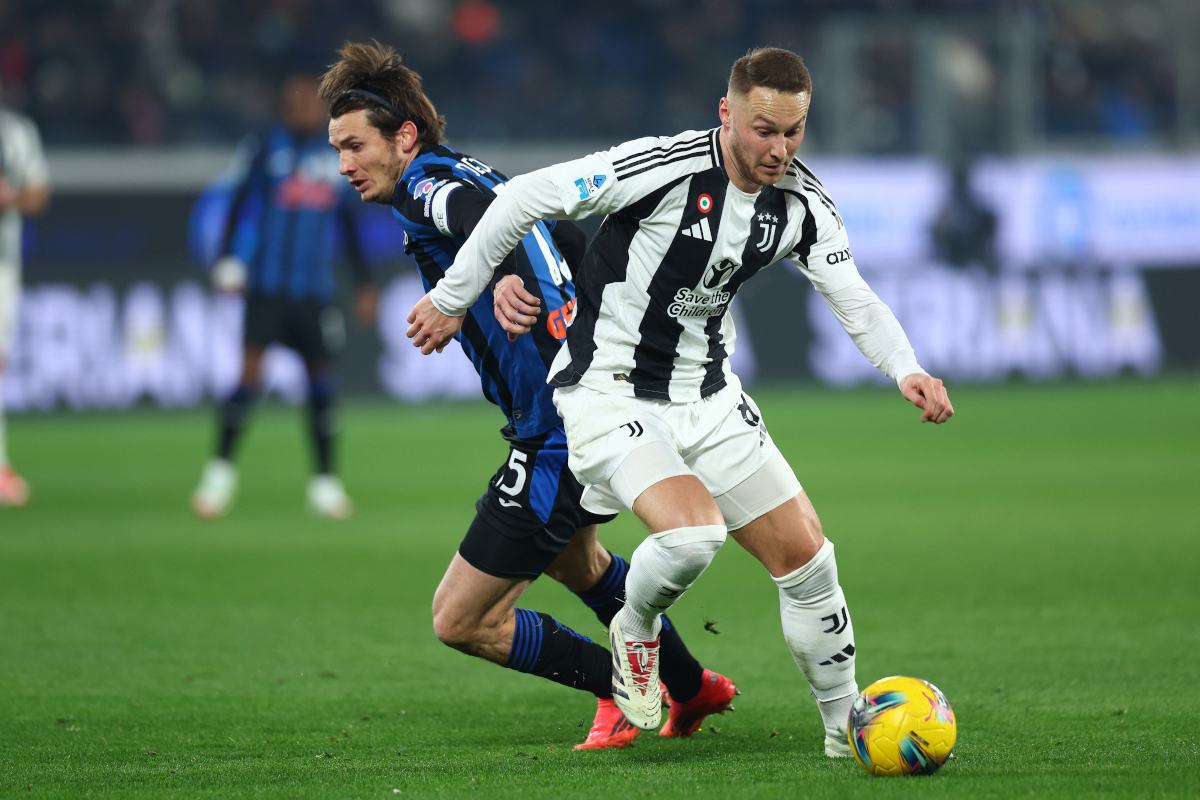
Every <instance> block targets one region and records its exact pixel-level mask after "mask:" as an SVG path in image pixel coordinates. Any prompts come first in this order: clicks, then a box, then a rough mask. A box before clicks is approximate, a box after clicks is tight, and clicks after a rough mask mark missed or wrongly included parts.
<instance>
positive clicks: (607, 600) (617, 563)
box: [577, 553, 704, 701]
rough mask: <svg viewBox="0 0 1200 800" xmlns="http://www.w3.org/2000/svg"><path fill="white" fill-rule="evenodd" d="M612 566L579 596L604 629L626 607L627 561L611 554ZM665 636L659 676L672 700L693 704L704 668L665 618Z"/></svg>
mask: <svg viewBox="0 0 1200 800" xmlns="http://www.w3.org/2000/svg"><path fill="white" fill-rule="evenodd" d="M609 555H611V556H612V563H611V564H609V565H608V570H607V571H606V572H605V573H604V575H603V576H602V577H601V578H600V580H599V581H597V582H596V585H595V586H593V587H592V588H591V589H588V590H587V591H585V592H578V593H577V594H578V595H579V599H580V600H582V601H583V602H584V604H585V605H587V607H588V608H590V609H592V611H594V612H596V616H597V617H598V618H599V619H600V622H601V623H602V624H603V625H604V627H605V628H607V627H608V625H609V623H611V622H612V618H613V617H615V616H616V614H617V612H618V611H620V610H621V606H623V605H625V575H626V574H627V573H628V572H629V565H628V564H627V563H626V562H625V559H623V558H621V557H620V556H619V555H617V554H616V553H609ZM662 620H663V626H662V633H661V634H660V635H659V645H658V646H659V659H658V664H659V667H658V675H659V677H660V678H662V682H663V683H665V684H666V685H667V691H668V692H670V693H671V697H672V698H674V699H676V700H679V701H686V700H691V699H692V698H693V697H695V696H696V694H697V693H699V691H700V681H701V679H702V678H703V676H704V668H703V667H701V666H700V662H698V661H696V659H695V657H694V656H693V655H692V654H691V652H690V651H689V650H688V649H687V645H685V644H684V643H683V639H682V638H681V637H680V636H679V632H678V631H676V630H675V626H674V625H672V624H671V620H669V619H668V618H667V615H666V614H663V617H662Z"/></svg>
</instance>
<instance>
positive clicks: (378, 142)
mask: <svg viewBox="0 0 1200 800" xmlns="http://www.w3.org/2000/svg"><path fill="white" fill-rule="evenodd" d="M409 127H412V126H411V124H410V123H405V127H403V128H401V129H400V130H399V131H397V133H396V136H395V138H393V139H387V138H385V137H384V135H383V134H382V133H380V132H379V129H378V128H376V127H375V126H373V125H371V123H370V122H368V121H367V112H366V111H365V110H359V111H351V112H349V113H348V114H343V115H342V116H340V117H337V118H336V119H331V120H329V144H330V145H332V146H333V149H334V150H337V153H338V172H339V173H340V174H342V175H345V176H346V180H348V181H350V185H351V186H353V187H354V189H355V191H357V192H358V194H359V196H360V197H361V198H362V199H363V201H364V202H369V203H390V202H392V195H393V194H394V193H395V191H396V181H398V180H400V175H401V174H402V173H403V172H404V168H405V167H406V166H408V162H409V161H411V160H412V150H413V148H414V146H415V143H414V142H413V141H411V139H412V132H410V131H408V130H407V128H409Z"/></svg>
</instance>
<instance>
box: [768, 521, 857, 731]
mask: <svg viewBox="0 0 1200 800" xmlns="http://www.w3.org/2000/svg"><path fill="white" fill-rule="evenodd" d="M774 580H775V583H776V584H778V585H779V616H780V619H781V620H782V621H783V638H784V639H786V640H787V645H788V649H789V650H791V651H792V658H793V659H795V661H796V666H798V667H800V671H801V672H803V673H804V677H805V678H807V679H808V683H809V686H810V688H811V689H812V693H813V696H814V697H815V698H816V699H817V707H818V708H819V709H820V711H821V718H822V720H823V721H824V723H825V732H826V733H827V734H829V735H832V736H844V735H845V732H846V717H847V715H848V714H849V711H850V704H851V703H853V702H854V696H855V695H856V694H857V693H858V684H857V683H855V680H854V626H853V625H852V624H851V623H850V613H849V611H847V610H846V597H845V595H843V594H842V587H841V586H839V585H838V576H837V562H836V561H835V560H834V557H833V542H831V541H829V540H828V539H826V540H825V542H824V544H822V545H821V547H820V549H819V550H817V554H816V555H815V556H813V557H812V560H811V561H809V562H808V563H807V564H805V565H804V566H803V567H800V569H798V570H796V571H795V572H792V573H790V574H788V575H784V576H783V577H782V578H775V579H774Z"/></svg>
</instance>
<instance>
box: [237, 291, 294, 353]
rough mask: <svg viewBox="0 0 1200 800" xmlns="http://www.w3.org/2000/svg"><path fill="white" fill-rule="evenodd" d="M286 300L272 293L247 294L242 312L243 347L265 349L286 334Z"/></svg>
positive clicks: (279, 340) (281, 339)
mask: <svg viewBox="0 0 1200 800" xmlns="http://www.w3.org/2000/svg"><path fill="white" fill-rule="evenodd" d="M286 311H287V306H286V301H285V300H283V299H282V298H279V297H274V296H272V295H266V294H261V293H258V292H251V293H250V294H248V295H246V300H245V305H244V310H243V313H242V347H243V348H251V347H253V348H257V349H258V350H265V349H266V348H267V347H269V346H270V345H272V344H274V343H275V342H282V341H283V339H284V337H285V335H286V327H285V323H286V318H285V315H286Z"/></svg>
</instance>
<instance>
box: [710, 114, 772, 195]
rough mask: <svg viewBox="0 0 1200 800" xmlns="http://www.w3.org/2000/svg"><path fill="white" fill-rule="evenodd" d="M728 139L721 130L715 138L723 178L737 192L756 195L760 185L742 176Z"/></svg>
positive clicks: (727, 135) (760, 187)
mask: <svg viewBox="0 0 1200 800" xmlns="http://www.w3.org/2000/svg"><path fill="white" fill-rule="evenodd" d="M729 139H730V135H729V131H727V130H724V129H722V130H721V132H720V134H719V135H718V136H717V140H718V142H719V143H720V145H721V160H722V161H724V162H725V163H724V167H725V176H726V177H728V178H729V182H730V183H732V184H733V186H734V188H735V189H737V190H738V191H740V192H745V193H746V194H758V192H759V190H760V189H762V184H759V183H755V182H754V181H752V180H750V179H749V178H747V177H746V176H745V175H743V174H742V172H741V165H740V163H739V161H738V160H737V159H736V158H735V157H734V154H733V148H732V147H730V143H729Z"/></svg>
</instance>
